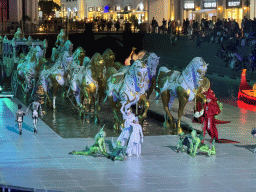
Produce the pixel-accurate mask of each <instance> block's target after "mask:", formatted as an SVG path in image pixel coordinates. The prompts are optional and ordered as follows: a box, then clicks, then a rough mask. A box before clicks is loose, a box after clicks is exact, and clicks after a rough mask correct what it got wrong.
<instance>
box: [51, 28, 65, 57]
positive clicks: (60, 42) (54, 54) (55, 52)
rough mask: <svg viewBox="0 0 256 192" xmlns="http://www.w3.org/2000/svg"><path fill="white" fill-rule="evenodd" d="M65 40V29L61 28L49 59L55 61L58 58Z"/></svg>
mask: <svg viewBox="0 0 256 192" xmlns="http://www.w3.org/2000/svg"><path fill="white" fill-rule="evenodd" d="M67 40H68V37H67V35H66V34H65V30H64V29H61V30H60V34H59V35H58V36H57V41H56V42H55V46H56V47H53V48H52V56H51V60H52V61H53V62H55V61H56V60H57V59H58V57H59V55H60V54H61V51H62V48H63V46H64V44H65V42H66V41H67Z"/></svg>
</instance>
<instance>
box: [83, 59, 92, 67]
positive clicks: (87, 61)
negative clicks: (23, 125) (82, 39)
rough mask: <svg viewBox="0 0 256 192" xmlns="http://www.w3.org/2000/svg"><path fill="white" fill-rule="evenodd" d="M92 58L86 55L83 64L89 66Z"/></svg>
mask: <svg viewBox="0 0 256 192" xmlns="http://www.w3.org/2000/svg"><path fill="white" fill-rule="evenodd" d="M90 61H91V59H90V58H89V57H84V60H83V66H85V67H86V66H87V65H88V64H89V63H90Z"/></svg>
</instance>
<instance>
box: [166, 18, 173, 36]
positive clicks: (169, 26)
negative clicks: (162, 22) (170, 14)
mask: <svg viewBox="0 0 256 192" xmlns="http://www.w3.org/2000/svg"><path fill="white" fill-rule="evenodd" d="M171 28H172V21H171V19H169V20H168V29H167V33H168V34H170V33H171V31H172V30H171Z"/></svg>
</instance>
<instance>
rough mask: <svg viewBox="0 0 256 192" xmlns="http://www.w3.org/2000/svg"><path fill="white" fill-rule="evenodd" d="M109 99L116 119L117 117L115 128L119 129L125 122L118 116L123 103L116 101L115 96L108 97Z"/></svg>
mask: <svg viewBox="0 0 256 192" xmlns="http://www.w3.org/2000/svg"><path fill="white" fill-rule="evenodd" d="M108 100H109V103H110V105H111V108H112V110H113V113H114V119H115V124H114V129H115V130H119V127H120V126H121V125H122V124H123V122H121V121H120V119H119V117H118V115H119V114H118V111H120V108H121V103H120V102H115V101H114V98H113V96H110V97H108Z"/></svg>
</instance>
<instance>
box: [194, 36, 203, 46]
mask: <svg viewBox="0 0 256 192" xmlns="http://www.w3.org/2000/svg"><path fill="white" fill-rule="evenodd" d="M201 33H202V32H198V33H197V34H196V36H197V39H196V48H200V47H201V43H202V42H203V34H201Z"/></svg>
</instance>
